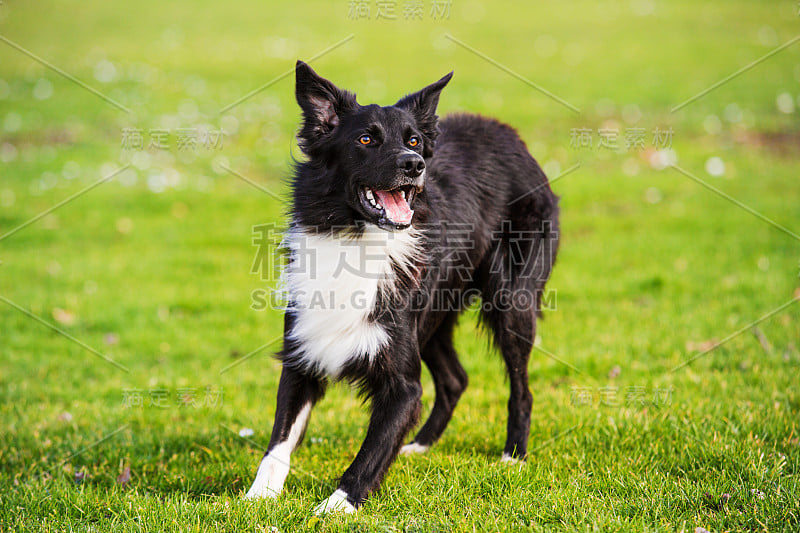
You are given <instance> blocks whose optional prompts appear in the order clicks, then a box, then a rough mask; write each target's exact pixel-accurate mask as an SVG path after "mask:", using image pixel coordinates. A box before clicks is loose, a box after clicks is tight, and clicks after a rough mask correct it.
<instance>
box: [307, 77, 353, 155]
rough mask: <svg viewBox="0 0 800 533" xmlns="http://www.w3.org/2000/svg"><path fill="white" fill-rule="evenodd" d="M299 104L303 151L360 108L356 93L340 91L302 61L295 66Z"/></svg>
mask: <svg viewBox="0 0 800 533" xmlns="http://www.w3.org/2000/svg"><path fill="white" fill-rule="evenodd" d="M295 74H296V86H295V96H296V97H297V103H298V104H300V108H301V109H302V110H303V127H302V128H300V133H299V134H298V137H299V139H300V146H301V148H303V149H304V150H307V149H308V148H310V147H312V146H313V145H314V144H315V143H316V142H317V141H319V140H320V139H322V138H323V137H325V136H326V135H328V134H329V133H330V132H331V131H333V129H334V128H335V127H336V126H337V125H338V124H339V118H340V117H341V116H342V115H343V114H345V113H348V112H352V111H355V110H356V109H357V107H358V103H356V96H355V95H354V94H353V93H350V92H348V91H345V90H342V89H339V88H338V87H336V86H335V85H334V84H333V83H331V82H329V81H328V80H326V79H325V78H323V77H321V76H320V75H319V74H317V73H316V72H314V70H313V69H312V68H311V67H309V66H308V65H307V64H305V63H303V62H302V61H298V62H297V65H296V66H295Z"/></svg>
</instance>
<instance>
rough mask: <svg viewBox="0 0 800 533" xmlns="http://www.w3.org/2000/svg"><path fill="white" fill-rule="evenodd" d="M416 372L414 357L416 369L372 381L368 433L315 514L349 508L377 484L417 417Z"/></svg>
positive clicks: (417, 387)
mask: <svg viewBox="0 0 800 533" xmlns="http://www.w3.org/2000/svg"><path fill="white" fill-rule="evenodd" d="M419 372H420V369H419V360H417V361H416V371H415V372H413V371H412V372H409V375H400V376H398V375H394V376H382V378H383V381H382V382H381V383H375V384H373V385H371V391H370V395H371V403H372V416H371V418H370V422H369V428H368V429H367V436H366V438H365V439H364V443H363V444H362V445H361V449H360V450H359V452H358V455H356V458H355V459H354V460H353V463H352V464H351V465H350V468H348V469H347V471H346V472H345V473H344V475H343V476H342V479H341V481H340V482H339V487H338V488H337V489H336V491H335V492H334V493H333V494H332V495H331V496H330V497H329V498H328V499H327V500H325V501H324V502H322V503H321V504H320V505H319V506H318V507H317V509H316V513H317V514H321V513H324V512H328V511H344V512H348V513H349V512H352V511H354V510H355V509H356V508H357V507H358V506H359V505H360V504H361V503H362V502H363V501H364V499H365V498H366V497H367V495H368V494H369V493H370V492H371V491H372V490H373V489H375V488H377V486H378V484H380V482H381V479H382V478H383V476H384V474H385V473H386V471H387V470H388V469H389V466H390V465H391V463H392V461H394V459H395V457H396V456H397V453H398V452H399V451H400V447H401V445H402V444H403V439H404V438H405V436H406V435H407V434H408V432H409V431H410V430H411V428H412V427H413V426H414V424H416V423H417V420H418V418H419V412H420V397H421V396H422V386H421V385H420V382H419Z"/></svg>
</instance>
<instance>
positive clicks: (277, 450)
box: [246, 61, 558, 514]
mask: <svg viewBox="0 0 800 533" xmlns="http://www.w3.org/2000/svg"><path fill="white" fill-rule="evenodd" d="M295 73H296V98H297V102H298V104H299V106H300V108H301V110H302V124H301V126H300V129H299V132H298V136H297V138H298V143H299V146H300V148H301V150H302V152H303V154H304V155H305V156H306V160H304V161H299V162H296V165H295V171H294V175H293V178H292V180H291V186H292V204H291V214H290V216H291V220H290V222H289V226H288V230H287V232H286V235H285V240H284V248H285V250H286V255H287V258H286V264H285V266H284V271H283V275H282V276H283V283H284V285H285V290H286V293H287V303H286V309H285V316H284V338H283V348H282V350H281V351H280V353H279V354H278V357H279V359H280V360H281V362H282V372H281V377H280V382H279V386H278V394H277V408H276V413H275V423H274V425H273V428H272V437H271V439H270V442H269V446H268V448H267V450H266V453H265V454H264V457H263V459H262V460H261V463H260V465H259V467H258V472H257V474H256V478H255V481H254V482H253V485H252V487H251V488H250V490H249V491H248V492H247V494H246V497H247V498H250V499H258V498H274V497H277V496H278V495H279V494H280V492H281V490H282V488H283V484H284V481H285V479H286V476H287V475H288V473H289V465H290V456H291V453H292V451H293V450H294V449H295V448H296V447H297V446H298V445H299V444H300V442H301V441H302V439H303V435H304V432H305V428H306V425H307V423H308V419H309V415H310V413H311V409H312V407H313V406H314V405H315V404H316V403H317V402H318V401H319V400H320V398H322V396H323V395H324V393H325V388H326V385H327V383H328V382H330V381H336V380H345V381H348V382H350V383H352V384H354V385H355V386H357V387H358V389H359V391H360V393H361V394H362V395H363V396H364V398H365V399H366V400H368V401H369V404H370V407H371V418H370V422H369V427H368V429H367V434H366V438H365V439H364V442H363V444H362V446H361V449H360V450H359V452H358V454H357V455H356V457H355V459H354V460H353V462H352V464H351V465H350V467H349V468H348V469H347V470H346V471H345V472H344V474H343V475H342V477H341V478H340V480H339V484H338V488H337V489H336V490H335V492H333V494H331V496H330V497H329V498H328V499H327V500H325V501H323V502H322V503H321V504H320V505H319V506H318V507H317V508H316V513H317V514H320V513H324V512H328V511H344V512H352V511H355V510H356V509H358V507H359V506H360V505H362V504H363V503H364V502H365V500H366V498H367V497H368V495H369V494H370V493H371V492H372V491H374V490H375V489H377V488H378V486H379V485H380V483H381V480H382V478H383V476H384V475H385V474H386V472H387V470H388V469H389V467H390V465H391V464H392V462H393V461H394V460H395V458H396V456H397V455H398V453H400V452H401V451H402V452H403V453H419V452H425V451H426V450H428V448H429V447H430V446H431V445H432V444H433V443H434V442H436V440H437V439H438V438H439V437H440V436H441V435H442V432H443V431H444V430H445V427H446V426H447V424H448V422H449V421H450V418H451V416H452V414H453V409H454V408H455V406H456V403H457V402H458V400H459V397H460V396H461V394H462V393H463V392H464V390H465V388H466V387H467V374H466V372H465V371H464V368H463V367H462V366H461V364H460V363H459V360H458V354H457V353H456V350H455V349H454V347H453V330H454V327H455V326H456V322H457V319H458V316H459V313H460V312H461V311H462V310H463V309H465V308H467V307H469V306H471V305H476V301H477V300H478V298H477V297H478V296H479V297H480V302H478V304H477V305H480V307H481V318H482V321H483V322H484V324H485V325H486V326H487V329H489V330H490V331H491V332H492V333H493V341H494V344H495V345H496V346H497V347H498V348H499V352H500V353H501V354H502V357H503V359H504V361H505V363H506V367H507V371H508V378H509V384H510V389H511V392H510V397H509V400H508V426H507V438H506V442H505V447H504V451H503V455H502V459H503V460H506V461H517V460H524V458H525V454H526V450H527V444H528V433H529V429H530V414H531V407H532V403H533V399H532V396H531V393H530V390H529V387H528V369H527V366H528V359H529V357H530V352H531V348H532V347H533V342H534V338H535V334H536V333H535V332H536V320H537V317H538V316H540V307H541V301H542V295H543V291H544V287H545V283H546V282H547V280H548V278H549V276H550V273H551V270H552V268H553V264H554V262H555V257H556V252H557V249H558V198H557V197H556V196H555V195H554V194H553V192H552V191H551V189H550V185H549V182H548V180H547V177H546V176H545V174H544V172H543V171H542V169H541V168H540V167H539V165H538V163H537V162H536V160H535V159H534V158H533V157H532V156H531V155H530V154H529V152H528V150H527V148H526V147H525V144H524V143H523V141H522V140H521V139H520V137H519V136H518V134H517V133H516V131H515V130H514V129H512V128H511V127H510V126H507V125H505V124H502V123H500V122H498V121H496V120H492V119H489V118H484V117H481V116H477V115H469V114H458V115H453V116H450V117H447V118H444V119H442V120H441V121H439V118H438V116H437V115H436V108H437V105H438V102H439V96H440V93H441V91H442V89H444V87H445V86H446V85H447V84H448V82H449V81H450V79H451V78H452V75H453V73H452V72H451V73H449V74H447V75H446V76H444V77H443V78H441V79H440V80H439V81H437V82H435V83H433V84H431V85H428V86H427V87H425V88H423V89H422V90H420V91H418V92H416V93H413V94H409V95H407V96H405V97H404V98H401V99H400V100H399V101H398V102H397V103H395V104H394V105H391V106H387V107H381V106H379V105H376V104H371V105H360V104H358V103H357V102H356V97H355V94H353V93H351V92H348V91H346V90H342V89H340V88H338V87H336V86H335V85H334V84H333V83H331V82H330V81H328V80H326V79H324V78H322V77H321V76H319V75H318V74H317V73H316V72H314V70H312V69H311V67H309V66H308V65H307V64H305V63H303V62H302V61H298V62H297V65H296V69H295ZM520 295H522V296H520ZM422 361H424V362H425V364H426V365H427V367H428V369H429V370H430V373H431V375H432V377H433V382H434V385H435V391H436V397H435V400H434V404H433V408H432V411H431V413H430V415H429V417H428V419H427V421H426V422H425V424H424V425H423V426H422V428H421V429H420V430H419V432H418V433H417V434H416V436H415V437H414V438H413V440H412V441H411V442H410V443H408V444H406V445H405V446H403V442H404V440H405V438H406V435H407V434H408V433H409V432H410V431H411V429H413V428H414V427H415V425H416V423H417V421H418V418H419V415H420V410H421V401H420V398H421V395H422V386H421V384H420V374H421V366H422Z"/></svg>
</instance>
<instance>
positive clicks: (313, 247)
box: [284, 225, 419, 377]
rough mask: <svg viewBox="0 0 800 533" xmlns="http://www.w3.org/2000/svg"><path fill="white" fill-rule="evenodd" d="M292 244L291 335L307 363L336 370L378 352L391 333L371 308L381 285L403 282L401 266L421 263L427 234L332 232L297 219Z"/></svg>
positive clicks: (287, 277) (287, 278)
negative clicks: (308, 226) (398, 270)
mask: <svg viewBox="0 0 800 533" xmlns="http://www.w3.org/2000/svg"><path fill="white" fill-rule="evenodd" d="M286 245H287V247H288V248H289V250H290V260H289V263H288V265H287V266H286V268H285V270H284V283H285V287H286V290H287V292H288V295H287V296H288V299H289V302H290V303H289V308H290V309H291V310H292V312H293V313H294V314H295V321H294V326H293V328H292V330H291V331H290V332H289V337H290V338H291V339H292V340H294V341H296V342H298V344H299V345H300V349H299V353H298V355H299V356H300V358H301V360H302V362H303V363H304V364H305V365H307V366H308V367H310V368H313V369H315V370H319V371H321V372H323V373H325V374H327V375H329V376H333V377H336V376H338V375H339V373H340V372H341V370H342V368H343V367H344V365H345V364H347V363H348V362H349V361H350V360H352V359H353V358H358V357H365V358H372V357H373V356H375V354H377V353H378V352H379V351H380V350H381V348H383V347H384V346H386V345H387V343H388V341H389V335H388V333H387V332H386V330H385V329H384V328H383V327H382V326H381V325H380V324H379V323H377V322H374V321H371V320H370V314H371V313H372V311H373V309H374V308H375V304H376V301H377V299H378V294H379V293H380V292H381V291H384V292H391V291H393V290H395V289H396V283H395V282H396V273H395V270H394V268H393V267H394V265H397V266H399V267H400V268H401V269H403V270H404V271H406V272H408V273H409V274H410V273H411V272H412V270H413V269H414V265H415V261H416V257H417V256H418V253H419V252H418V250H419V234H418V233H417V232H416V231H415V230H414V229H409V230H406V231H398V232H388V231H384V230H382V229H380V228H378V227H376V226H372V225H368V226H367V228H366V229H365V230H364V232H363V233H362V234H361V235H359V236H358V237H354V236H352V235H349V234H342V235H339V236H336V235H334V236H331V235H329V234H326V235H321V234H316V233H313V232H311V231H308V230H306V229H304V228H302V227H299V226H295V227H293V228H292V229H290V230H289V233H288V234H287V238H286Z"/></svg>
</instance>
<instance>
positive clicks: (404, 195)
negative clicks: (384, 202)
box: [400, 191, 407, 200]
mask: <svg viewBox="0 0 800 533" xmlns="http://www.w3.org/2000/svg"><path fill="white" fill-rule="evenodd" d="M400 194H402V195H403V200H407V198H406V191H400Z"/></svg>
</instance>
